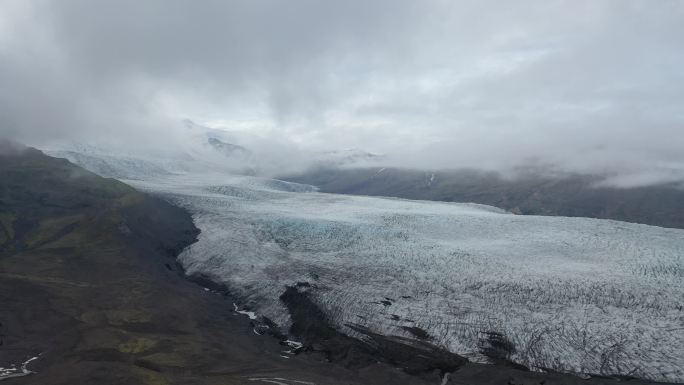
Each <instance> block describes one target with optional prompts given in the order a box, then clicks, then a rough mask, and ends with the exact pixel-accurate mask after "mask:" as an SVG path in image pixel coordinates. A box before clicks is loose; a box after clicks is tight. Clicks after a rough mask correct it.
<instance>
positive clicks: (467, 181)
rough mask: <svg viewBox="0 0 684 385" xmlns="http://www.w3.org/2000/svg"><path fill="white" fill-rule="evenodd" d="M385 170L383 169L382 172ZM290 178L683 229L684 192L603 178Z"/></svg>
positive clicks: (448, 174) (334, 174)
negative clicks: (607, 183) (613, 183)
mask: <svg viewBox="0 0 684 385" xmlns="http://www.w3.org/2000/svg"><path fill="white" fill-rule="evenodd" d="M380 170H382V171H380ZM284 179H286V180H289V181H292V182H298V183H306V184H312V185H315V186H318V187H319V188H320V189H321V191H323V192H331V193H341V194H358V195H377V196H391V197H398V198H407V199H424V200H435V201H446V202H473V203H481V204H486V205H491V206H496V207H500V208H503V209H506V210H510V211H512V212H515V213H519V214H529V215H559V216H570V217H589V218H601V219H615V220H621V221H627V222H635V223H643V224H648V225H656V226H662V227H673V228H684V189H682V188H678V187H677V186H675V185H659V186H649V187H639V188H612V187H596V183H597V182H598V181H600V180H601V178H599V177H594V176H587V175H566V176H563V177H557V178H552V177H542V176H535V175H527V176H521V177H519V178H516V179H513V180H510V179H504V178H502V177H501V176H499V175H498V174H496V173H484V172H477V171H468V170H460V171H439V172H434V173H433V172H425V171H416V170H402V169H392V168H387V169H380V168H364V169H318V170H313V171H309V172H307V173H304V174H302V175H297V176H289V177H286V178H284Z"/></svg>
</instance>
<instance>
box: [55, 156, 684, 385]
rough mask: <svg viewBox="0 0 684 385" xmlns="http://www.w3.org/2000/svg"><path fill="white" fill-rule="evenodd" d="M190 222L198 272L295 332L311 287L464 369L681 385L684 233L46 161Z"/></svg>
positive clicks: (152, 166)
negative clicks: (300, 290)
mask: <svg viewBox="0 0 684 385" xmlns="http://www.w3.org/2000/svg"><path fill="white" fill-rule="evenodd" d="M52 154H53V155H61V156H65V157H67V158H69V159H70V160H72V161H74V162H76V163H78V164H80V165H82V166H84V167H85V168H89V169H91V171H95V172H98V173H102V174H105V175H107V176H112V177H116V178H119V179H122V180H124V181H126V182H128V183H130V184H131V185H134V186H136V187H138V188H140V189H143V190H147V191H150V192H152V193H155V194H160V195H164V196H166V197H167V198H169V199H171V200H172V201H174V202H176V203H177V204H179V205H181V206H183V207H185V208H187V209H188V210H190V211H191V212H192V213H193V216H194V219H195V222H196V225H197V226H198V227H199V228H200V230H201V231H202V232H201V234H200V236H199V242H197V243H196V244H194V245H192V246H191V247H189V248H188V249H186V250H185V251H184V252H183V254H182V255H181V256H180V261H181V263H182V264H183V265H184V266H185V268H186V269H187V270H188V272H189V273H194V272H201V273H205V274H207V275H209V276H213V277H220V279H221V280H222V281H223V282H224V283H227V284H228V285H229V286H230V287H231V289H232V290H233V291H235V292H237V293H238V294H240V295H241V297H242V298H243V299H244V300H245V301H246V302H247V304H248V305H249V307H250V309H253V310H254V312H255V313H257V314H260V315H262V314H263V315H265V316H267V317H269V318H271V319H273V320H275V321H276V322H278V323H280V324H282V325H287V324H288V322H289V318H288V315H287V311H286V309H285V307H284V306H283V305H282V304H281V303H280V301H279V296H280V294H282V293H283V291H284V289H285V287H286V286H289V285H294V284H297V283H304V282H306V283H308V284H309V285H311V286H312V290H310V293H311V294H312V295H313V296H314V297H313V299H314V300H315V301H316V303H317V304H318V305H319V306H320V307H321V308H322V309H323V310H324V311H325V312H326V313H327V315H328V316H329V317H330V319H331V320H332V321H333V322H334V323H335V324H337V325H338V326H339V327H340V328H341V329H342V330H344V331H346V332H347V333H349V334H351V335H354V331H353V330H351V329H349V328H346V327H345V326H344V325H345V324H346V323H353V324H357V325H358V324H360V325H362V326H365V327H367V328H369V329H371V330H374V331H376V332H379V333H384V334H395V335H403V336H405V337H410V338H428V339H429V340H430V342H432V343H434V344H437V345H440V346H443V347H445V348H447V349H449V350H451V351H452V352H455V353H459V354H462V355H466V356H468V357H470V358H471V359H475V360H481V361H484V360H486V359H487V357H485V355H483V353H486V354H487V355H488V356H490V357H491V356H496V357H498V358H503V359H511V360H513V361H515V362H518V363H521V364H524V365H527V366H528V367H531V368H533V369H534V368H549V369H554V370H559V371H568V372H577V373H599V374H622V375H631V376H635V377H642V378H648V379H653V380H660V381H684V351H683V350H682V345H683V344H684V327H683V321H682V319H683V317H684V313H683V311H684V310H683V306H684V304H683V303H682V302H683V301H682V298H684V283H683V282H684V279H683V278H684V265H683V263H682V255H683V254H684V230H676V229H664V228H658V227H651V226H645V225H637V224H629V223H624V222H617V221H609V220H595V219H587V218H563V217H536V216H517V215H512V214H508V213H506V212H504V211H502V210H500V209H497V208H494V207H489V206H482V205H475V204H456V203H440V202H425V201H409V200H402V199H390V198H371V197H359V196H342V195H334V194H321V193H317V192H315V191H316V188H315V187H313V186H307V185H299V184H296V183H290V182H284V181H278V180H274V179H267V178H257V177H250V176H238V175H230V174H227V173H226V171H227V170H228V171H229V170H230V169H231V167H233V166H231V165H227V166H226V165H225V164H224V163H225V161H222V162H217V161H214V160H213V159H209V160H207V159H205V158H202V159H205V160H204V161H202V162H198V161H197V160H196V159H195V158H196V156H195V157H188V158H187V159H186V158H183V159H180V160H178V159H172V158H167V157H154V156H148V155H146V156H140V155H137V154H127V155H125V156H122V155H117V154H116V153H111V152H109V153H101V152H100V151H99V150H98V151H95V150H92V151H79V150H78V149H75V150H74V149H72V150H64V149H62V150H61V151H52Z"/></svg>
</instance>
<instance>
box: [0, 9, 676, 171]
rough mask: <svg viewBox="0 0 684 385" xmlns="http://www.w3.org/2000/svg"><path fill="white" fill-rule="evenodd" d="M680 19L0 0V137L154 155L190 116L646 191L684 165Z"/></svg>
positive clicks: (310, 141)
mask: <svg viewBox="0 0 684 385" xmlns="http://www.w3.org/2000/svg"><path fill="white" fill-rule="evenodd" d="M682 19H684V4H682V3H681V2H680V1H678V0H662V1H658V2H652V1H648V0H606V1H601V2H596V1H589V0H582V1H561V0H556V1H541V0H537V1H531V0H526V1H518V2H514V3H509V2H506V3H501V2H496V1H474V0H473V1H442V0H434V1H421V2H416V1H408V0H406V1H404V0H399V1H390V0H374V1H360V0H358V1H344V2H321V1H314V0H302V1H278V0H263V1H218V0H207V1H202V2H197V1H189V0H187V1H182V0H174V1H166V0H164V1H162V0H149V1H145V2H139V1H133V0H118V1H104V0H102V1H88V0H64V1H59V2H55V1H47V0H32V1H26V0H6V1H4V2H2V3H1V4H0V59H1V60H0V133H1V134H3V135H4V136H14V137H18V138H19V139H22V140H26V141H30V142H35V141H40V140H45V139H56V138H62V137H69V138H71V139H73V138H77V139H78V138H83V137H96V138H101V137H107V138H109V139H111V140H118V141H121V142H123V143H127V142H128V141H134V142H150V140H149V139H153V138H167V137H173V133H174V132H175V131H177V130H178V129H179V128H178V126H179V122H180V120H181V119H182V118H184V117H187V118H191V119H193V120H195V121H199V122H208V121H218V122H221V124H223V125H225V126H226V128H227V129H235V127H236V126H238V125H240V124H242V122H244V121H249V122H251V123H250V125H249V128H245V130H248V131H249V132H250V133H252V134H254V135H262V136H267V137H270V138H281V139H282V140H283V141H288V142H292V143H296V144H297V145H298V146H301V147H302V148H307V149H333V148H335V147H339V148H352V147H356V148H364V149H367V150H369V151H376V152H382V153H386V154H388V155H389V156H388V159H396V161H395V162H396V163H397V164H399V165H402V166H407V167H430V168H444V167H483V168H490V169H505V168H507V167H510V166H512V165H519V164H525V163H542V164H551V165H554V167H558V168H561V169H567V170H571V171H582V172H608V173H618V174H619V175H622V176H623V177H624V178H627V179H624V180H628V181H644V182H643V183H654V181H660V180H671V179H673V178H675V179H676V178H677V177H678V176H679V175H682V173H680V172H679V171H676V170H680V169H684V152H682V151H681V149H682V148H684V124H683V123H684V113H682V112H681V106H682V105H684V71H682V70H681V68H684V51H683V50H682V49H681V46H682V45H683V44H684V41H682V36H684V26H683V25H682V23H681V20H682ZM286 147H287V148H289V149H290V150H289V151H291V149H292V145H291V144H289V145H288V146H286ZM672 170H675V171H672ZM673 175H675V176H676V177H673ZM630 178H631V179H630ZM630 183H631V182H630ZM626 184H629V183H626Z"/></svg>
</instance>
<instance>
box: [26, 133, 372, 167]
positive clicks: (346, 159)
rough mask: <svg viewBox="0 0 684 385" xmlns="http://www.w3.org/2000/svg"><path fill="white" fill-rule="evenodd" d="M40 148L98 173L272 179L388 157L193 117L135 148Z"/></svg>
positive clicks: (69, 145) (69, 144)
mask: <svg viewBox="0 0 684 385" xmlns="http://www.w3.org/2000/svg"><path fill="white" fill-rule="evenodd" d="M39 147H42V148H43V149H44V150H45V152H46V153H48V154H50V155H52V156H57V157H63V158H67V159H69V160H71V161H73V162H75V163H77V164H79V165H82V166H83V167H85V168H87V169H89V170H91V171H94V172H96V173H98V174H100V175H103V176H107V177H113V178H121V179H145V178H147V177H148V176H151V175H160V174H177V173H184V172H193V171H203V172H204V171H213V172H226V173H230V174H241V175H253V176H269V177H270V176H274V175H284V174H292V173H297V172H301V171H303V170H307V169H310V168H317V167H355V166H367V165H375V164H377V163H378V162H380V161H381V160H382V159H384V158H383V157H382V156H381V155H376V154H372V153H369V152H365V151H363V150H358V149H350V150H343V151H326V152H317V151H306V150H303V149H301V148H299V147H297V146H295V145H294V144H293V143H290V142H287V141H278V140H274V139H269V138H263V137H260V136H256V135H251V134H247V133H244V132H237V131H229V130H223V129H215V128H210V127H205V126H202V125H198V124H196V123H193V122H192V121H189V120H186V121H184V122H183V125H182V129H181V130H180V131H173V133H172V135H170V138H158V139H157V140H155V141H153V142H152V143H139V144H137V145H136V146H134V147H130V146H122V145H116V144H102V143H82V142H58V143H51V144H48V145H46V146H39Z"/></svg>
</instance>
